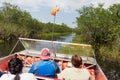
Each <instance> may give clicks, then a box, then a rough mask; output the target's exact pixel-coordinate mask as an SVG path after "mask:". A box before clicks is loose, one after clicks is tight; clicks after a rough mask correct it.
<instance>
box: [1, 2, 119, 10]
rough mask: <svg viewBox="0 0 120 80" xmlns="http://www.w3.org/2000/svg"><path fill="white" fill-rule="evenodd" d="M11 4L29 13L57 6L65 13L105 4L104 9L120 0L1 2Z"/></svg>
mask: <svg viewBox="0 0 120 80" xmlns="http://www.w3.org/2000/svg"><path fill="white" fill-rule="evenodd" d="M3 1H6V2H10V3H13V4H16V5H18V6H20V7H23V8H25V9H26V10H29V11H39V9H40V8H42V7H50V8H53V7H55V6H56V5H57V6H59V7H60V9H61V10H63V11H64V12H74V11H75V10H76V9H78V8H81V7H82V6H85V5H90V4H93V5H94V6H97V5H98V3H105V5H104V7H106V8H107V7H109V6H110V5H112V4H114V3H120V0H0V2H3Z"/></svg>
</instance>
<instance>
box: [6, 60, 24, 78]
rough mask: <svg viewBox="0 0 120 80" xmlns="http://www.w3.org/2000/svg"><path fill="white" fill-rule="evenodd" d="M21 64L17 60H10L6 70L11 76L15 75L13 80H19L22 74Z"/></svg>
mask: <svg viewBox="0 0 120 80" xmlns="http://www.w3.org/2000/svg"><path fill="white" fill-rule="evenodd" d="M22 68H23V64H22V61H21V60H20V59H19V58H12V59H11V60H10V61H9V62H8V69H9V71H10V73H11V74H14V75H16V76H15V78H14V80H20V76H19V74H20V73H21V72H22Z"/></svg>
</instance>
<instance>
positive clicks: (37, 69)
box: [29, 60, 60, 78]
mask: <svg viewBox="0 0 120 80" xmlns="http://www.w3.org/2000/svg"><path fill="white" fill-rule="evenodd" d="M59 72H60V69H59V66H58V64H57V63H56V62H54V61H50V60H41V61H40V62H36V63H34V64H33V65H32V66H31V68H30V70H29V73H35V74H36V75H38V76H46V77H52V78H54V77H55V75H56V73H59Z"/></svg>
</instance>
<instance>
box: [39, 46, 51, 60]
mask: <svg viewBox="0 0 120 80" xmlns="http://www.w3.org/2000/svg"><path fill="white" fill-rule="evenodd" d="M40 58H41V59H42V60H49V59H50V51H49V49H48V48H43V49H42V50H41V54H40Z"/></svg>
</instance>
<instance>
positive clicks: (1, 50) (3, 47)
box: [0, 33, 75, 57]
mask: <svg viewBox="0 0 120 80" xmlns="http://www.w3.org/2000/svg"><path fill="white" fill-rule="evenodd" d="M74 37H75V33H72V34H69V35H66V36H60V38H59V39H56V41H64V42H72V39H73V38H74ZM16 42H17V41H13V42H11V43H2V44H0V57H3V56H7V55H9V54H10V52H11V50H12V48H13V47H14V45H15V43H16ZM18 45H19V44H18ZM16 48H17V47H16ZM23 49H24V48H23V47H22V45H19V48H17V49H15V50H16V51H20V50H23ZM14 52H15V51H14Z"/></svg>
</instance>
